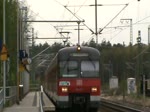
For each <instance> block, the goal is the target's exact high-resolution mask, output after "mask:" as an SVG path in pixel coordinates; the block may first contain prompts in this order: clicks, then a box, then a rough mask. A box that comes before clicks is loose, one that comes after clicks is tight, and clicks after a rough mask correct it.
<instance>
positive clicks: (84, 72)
mask: <svg viewBox="0 0 150 112" xmlns="http://www.w3.org/2000/svg"><path fill="white" fill-rule="evenodd" d="M81 77H99V61H82V62H81Z"/></svg>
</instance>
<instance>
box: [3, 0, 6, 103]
mask: <svg viewBox="0 0 150 112" xmlns="http://www.w3.org/2000/svg"><path fill="white" fill-rule="evenodd" d="M5 14H6V11H5V0H3V45H5V44H6V37H5V36H6V35H5V32H6V31H5V30H6V29H5V27H6V26H5V25H6V21H5V16H6V15H5ZM3 89H4V105H5V97H6V96H5V95H6V60H4V61H3Z"/></svg>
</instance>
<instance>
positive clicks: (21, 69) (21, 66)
mask: <svg viewBox="0 0 150 112" xmlns="http://www.w3.org/2000/svg"><path fill="white" fill-rule="evenodd" d="M24 70H25V68H24V66H23V64H20V65H19V72H23V71H24Z"/></svg>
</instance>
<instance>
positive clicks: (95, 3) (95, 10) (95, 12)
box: [95, 0, 98, 44]
mask: <svg viewBox="0 0 150 112" xmlns="http://www.w3.org/2000/svg"><path fill="white" fill-rule="evenodd" d="M95 35H96V44H98V33H97V0H95Z"/></svg>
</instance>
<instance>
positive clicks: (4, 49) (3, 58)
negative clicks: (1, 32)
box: [1, 44, 8, 61]
mask: <svg viewBox="0 0 150 112" xmlns="http://www.w3.org/2000/svg"><path fill="white" fill-rule="evenodd" d="M7 55H8V51H7V48H6V45H5V44H3V46H2V50H1V60H2V61H5V60H7V58H8V57H7Z"/></svg>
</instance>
